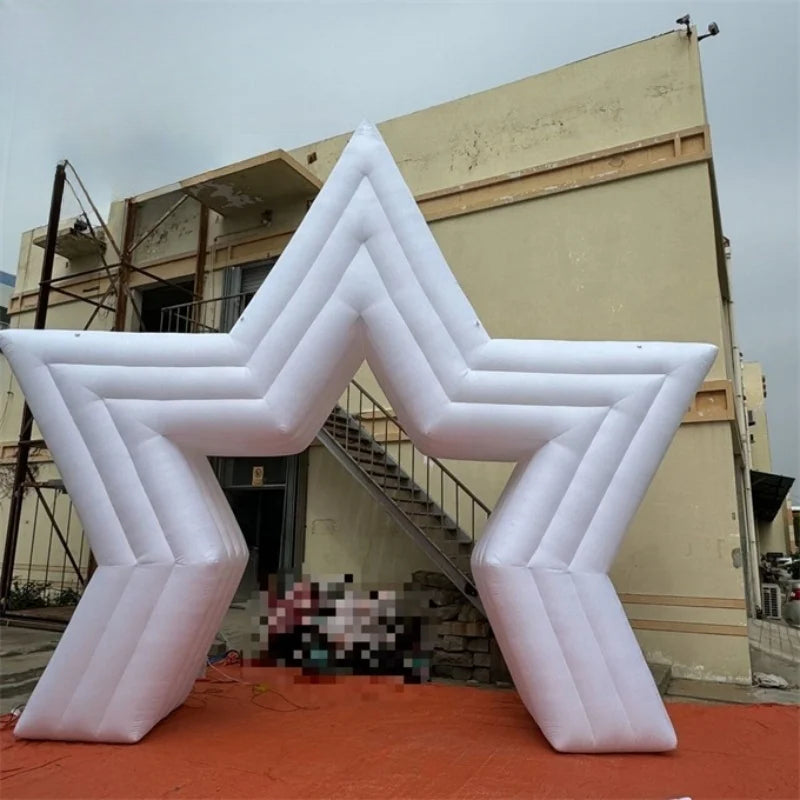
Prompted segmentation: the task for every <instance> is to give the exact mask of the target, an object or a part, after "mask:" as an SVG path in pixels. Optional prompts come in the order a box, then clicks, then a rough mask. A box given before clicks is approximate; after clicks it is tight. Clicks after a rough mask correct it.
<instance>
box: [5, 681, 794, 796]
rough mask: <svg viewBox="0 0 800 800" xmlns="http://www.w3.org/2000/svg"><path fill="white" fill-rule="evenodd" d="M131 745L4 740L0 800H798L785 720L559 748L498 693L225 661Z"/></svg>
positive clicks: (757, 719) (786, 715) (728, 709)
mask: <svg viewBox="0 0 800 800" xmlns="http://www.w3.org/2000/svg"><path fill="white" fill-rule="evenodd" d="M228 674H229V675H230V678H233V679H235V682H228V681H227V680H226V679H225V678H224V677H220V678H218V679H217V680H212V681H198V682H197V684H196V685H195V689H194V692H193V693H192V694H191V695H190V697H189V699H188V701H187V702H186V703H185V704H184V705H183V706H181V707H180V708H179V709H177V710H176V711H175V712H174V713H172V714H171V715H170V716H169V717H168V718H167V719H166V720H164V721H163V722H162V723H161V724H159V725H158V726H156V728H155V729H154V730H153V731H152V732H151V733H150V734H149V735H148V736H147V737H146V738H145V739H144V740H143V741H142V742H140V743H139V744H137V745H105V744H96V745H85V744H79V743H65V742H19V741H14V740H13V737H12V734H11V732H10V731H9V730H5V731H2V732H0V748H2V756H3V766H2V772H0V793H2V796H3V798H4V800H5V798H9V800H10V798H26V797H28V798H59V800H62V799H63V800H67V798H86V799H88V798H95V797H97V798H100V797H103V798H112V797H125V798H153V797H170V798H171V797H175V798H182V797H185V798H206V797H218V798H219V797H223V798H229V797H237V798H249V797H264V798H268V797H275V798H294V797H297V798H381V800H383V799H384V798H386V799H387V800H388V799H389V798H420V799H422V798H453V799H454V800H455V798H459V800H466V799H467V798H475V799H476V800H477V799H478V798H482V799H485V798H490V797H503V798H520V799H522V798H525V799H526V800H527V798H531V797H536V798H564V797H580V798H586V799H587V800H588V799H589V798H598V799H599V798H614V799H615V800H617V798H639V800H644V799H645V798H647V799H648V800H651V799H652V800H668V798H681V797H691V798H694V800H699V799H700V798H734V797H735V798H758V799H759V800H768V799H769V798H790V797H797V796H798V790H799V789H800V776H799V775H798V752H797V735H796V734H797V726H798V721H800V712H799V711H798V709H796V708H787V707H785V706H763V705H762V706H752V705H749V706H744V705H698V704H683V703H681V704H677V703H676V704H670V706H669V713H670V716H671V717H672V720H673V722H674V724H675V728H676V731H677V734H678V742H679V744H678V749H677V751H675V752H673V753H668V754H655V755H648V754H627V755H613V754H611V755H596V756H586V755H565V754H560V753H556V752H554V751H553V750H552V749H551V748H550V747H549V746H548V744H547V743H546V741H545V740H544V739H543V737H542V736H541V734H540V733H539V731H538V730H537V728H536V726H535V725H534V724H533V722H532V720H531V718H530V716H529V715H528V713H527V712H526V711H525V709H524V707H523V706H522V704H521V703H520V701H519V698H518V697H517V695H516V694H515V693H514V692H513V691H510V690H505V691H501V690H495V691H478V690H475V689H471V688H468V687H456V686H443V685H440V684H425V685H418V686H404V685H402V684H398V683H395V682H390V681H375V680H373V681H370V680H369V679H358V678H345V679H339V680H337V681H335V682H333V683H320V682H317V683H313V682H308V680H305V681H303V680H299V679H298V676H297V674H296V673H290V672H288V671H286V670H258V669H236V668H229V673H228Z"/></svg>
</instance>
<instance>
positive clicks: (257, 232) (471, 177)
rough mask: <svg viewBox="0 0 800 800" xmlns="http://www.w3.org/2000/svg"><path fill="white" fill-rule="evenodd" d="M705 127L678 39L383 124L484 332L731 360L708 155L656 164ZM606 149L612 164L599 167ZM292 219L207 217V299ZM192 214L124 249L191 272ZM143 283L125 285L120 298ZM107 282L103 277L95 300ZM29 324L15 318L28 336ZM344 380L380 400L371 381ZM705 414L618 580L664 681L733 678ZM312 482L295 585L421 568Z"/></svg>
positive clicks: (31, 260)
mask: <svg viewBox="0 0 800 800" xmlns="http://www.w3.org/2000/svg"><path fill="white" fill-rule="evenodd" d="M705 125H706V117H705V110H704V104H703V92H702V81H701V77H700V70H699V57H698V50H697V44H696V40H694V39H692V40H691V41H687V40H686V38H685V36H683V35H682V34H678V33H672V34H668V35H665V36H661V37H656V38H655V39H651V40H648V41H645V42H640V43H637V44H635V45H631V46H629V47H626V48H621V49H619V50H615V51H612V52H609V53H605V54H602V55H600V56H597V57H594V58H590V59H586V60H584V61H581V62H578V63H576V64H571V65H568V66H566V67H563V68H561V69H558V70H554V71H552V72H548V73H545V74H543V75H538V76H534V77H532V78H527V79H525V80H523V81H519V82H517V83H514V84H510V85H508V86H504V87H499V88H497V89H493V90H490V91H488V92H483V93H480V94H477V95H473V96H471V97H468V98H464V99H461V100H458V101H454V102H453V103H447V104H444V105H442V106H438V107H435V108H433V109H427V110H424V111H420V112H417V113H415V114H411V115H408V116H406V117H401V118H398V119H395V120H391V121H389V122H386V123H384V124H382V125H380V126H379V127H380V129H381V132H382V134H383V136H384V138H385V139H386V141H387V144H388V146H389V147H390V148H391V150H392V152H393V154H394V156H395V157H396V159H397V160H398V162H399V165H400V169H401V171H402V172H403V174H404V176H405V178H406V180H407V181H408V183H409V185H410V187H411V189H412V191H413V192H414V193H415V195H417V196H418V198H420V200H421V204H422V205H423V210H424V203H425V202H426V200H425V195H426V194H427V196H428V197H429V198H430V196H431V193H437V192H438V193H444V194H445V195H447V194H448V193H449V194H450V195H453V197H455V198H456V199H454V200H453V201H452V202H451V205H450V207H449V210H447V211H446V213H445V212H442V211H441V208H440V210H439V211H438V212H437V214H436V216H435V221H433V222H432V224H431V229H432V231H433V234H434V236H435V237H436V239H437V241H438V243H439V245H440V246H441V248H442V250H443V253H444V255H445V257H446V258H447V260H448V261H449V263H450V265H451V267H452V269H453V271H454V273H455V275H456V277H457V279H458V281H459V282H460V284H461V286H462V288H463V289H464V290H465V292H466V294H467V296H468V297H469V299H470V300H471V302H472V303H473V305H474V306H475V309H476V311H477V313H478V315H479V316H480V317H481V320H482V322H483V324H484V325H485V327H486V329H487V330H488V331H489V333H490V334H491V335H492V336H495V337H512V338H513V337H521V338H554V339H557V338H565V339H600V340H603V339H623V340H624V339H628V340H631V339H633V340H637V339H648V340H653V339H656V340H657V339H664V340H691V341H707V342H712V343H715V344H717V345H718V346H720V347H722V348H725V347H727V346H728V345H729V342H730V340H731V337H730V335H729V334H728V332H726V330H725V326H726V324H727V323H726V321H725V320H724V318H723V305H722V300H721V293H720V284H719V278H718V266H719V265H718V258H719V253H720V242H719V238H720V232H719V231H717V230H716V229H715V221H714V213H713V212H714V199H713V191H712V189H713V187H712V184H711V178H710V176H709V170H708V163H707V154H705V155H704V154H701V155H700V156H698V157H697V158H694V159H689V160H684V161H682V162H681V163H680V165H675V166H672V168H669V169H667V168H665V165H666V166H670V165H672V163H673V162H672V161H670V159H671V158H673V157H676V156H677V155H679V151H680V141H681V139H680V135H679V133H680V132H682V131H687V130H695V129H703V126H705ZM651 137H660V138H659V141H661V140H664V141H665V142H666V145H659V147H660V148H661V149H656V150H653V151H652V158H651V161H650V162H649V163H648V164H647V165H646V167H640V166H636V167H635V168H631V169H629V170H628V172H627V173H625V174H626V175H627V177H625V178H624V179H620V180H611V178H612V177H614V176H613V174H612V173H614V172H615V171H616V170H623V171H624V170H625V169H627V168H628V166H630V165H631V164H634V165H635V164H637V163H638V162H637V161H636V159H637V158H638V157H639V156H640V155H641V153H643V152H645V151H647V148H648V147H649V146H650V145H648V144H647V142H648V141H649V140H650V139H651ZM346 139H347V137H346V135H343V136H340V137H336V138H334V139H330V140H327V141H324V142H317V143H313V144H309V145H307V146H305V147H301V148H298V149H297V150H295V151H293V153H292V155H293V156H294V157H295V158H296V159H297V160H298V161H299V162H300V163H301V164H302V165H303V166H306V167H307V168H308V169H309V170H311V171H313V172H314V173H315V174H316V175H317V176H319V177H320V178H323V179H324V178H325V177H326V176H327V174H328V173H329V171H330V169H331V168H332V166H333V164H334V163H335V161H336V159H337V157H338V155H339V153H340V152H341V149H342V147H343V146H344V144H345V142H346ZM673 139H674V142H675V144H674V152H672V148H673ZM607 148H617V149H619V148H622V150H624V152H622V151H620V152H617V150H615V151H614V153H612V154H605V155H603V154H602V153H601V152H600V151H604V150H606V149H607ZM664 148H666V149H664ZM648 152H649V151H648ZM671 152H672V155H670V153H671ZM565 160H566V161H565ZM555 162H558V163H559V164H562V166H563V165H566V166H564V169H567V170H571V171H569V172H568V174H567V173H565V172H563V171H562V173H559V174H560V175H562V177H561V178H560V179H559V180H562V183H561V184H560V185H559V186H557V187H550V186H547V185H544V186H542V185H540V186H539V189H538V190H537V193H536V197H535V199H527V200H524V201H522V202H518V200H519V198H505V197H503V196H495V197H494V198H493V199H492V200H491V202H490V203H489V204H488V205H487V206H486V207H484V208H482V209H481V210H479V211H476V212H475V213H469V214H465V213H463V209H460V208H459V206H458V203H459V202H460V200H459V199H458V196H457V193H458V192H459V191H460V190H461V189H462V188H463V187H464V185H465V184H467V183H470V182H474V181H480V180H485V181H488V182H490V183H491V181H492V180H493V179H494V178H496V177H498V176H500V177H502V178H503V179H504V180H506V181H511V182H512V183H513V181H514V180H515V179H516V177H517V176H518V175H519V174H521V173H522V172H525V171H527V172H526V174H527V173H530V174H541V175H549V174H550V172H549V171H548V170H550V169H551V168H552V166H553V164H554V163H555ZM676 163H677V162H676ZM575 165H577V166H575ZM564 175H566V176H567V177H564ZM564 181H566V182H564ZM454 193H455V194H454ZM176 196H177V195H175V194H174V187H172V188H169V187H168V189H166V190H163V191H156V192H153V193H151V194H150V195H148V196H147V197H140V198H137V201H138V202H139V203H140V205H142V208H141V209H140V212H139V215H138V219H137V224H136V231H135V235H136V236H137V237H138V236H139V235H141V233H142V232H143V231H144V230H146V229H147V227H148V223H152V222H153V221H155V220H157V219H158V217H159V216H160V215H161V213H163V211H164V210H165V209H166V208H168V207H169V205H170V204H171V202H172V201H173V200H174V199H175V197H176ZM122 208H123V206H122V204H119V203H118V204H115V205H114V206H113V207H112V215H111V217H112V219H113V221H114V230H115V231H117V234H118V235H119V236H120V237H121V230H122ZM303 211H304V209H303V208H301V207H292V208H283V209H276V213H275V215H274V218H273V220H272V222H271V224H270V225H269V226H264V225H263V224H262V223H261V222H260V221H259V220H258V219H247V218H246V217H238V218H236V219H234V218H232V217H231V218H230V219H227V218H221V217H219V216H217V215H215V214H211V218H210V225H209V235H208V258H207V262H206V270H207V278H206V296H207V297H212V296H216V297H218V296H219V294H220V292H221V286H222V273H223V270H224V269H225V268H226V266H228V265H231V264H241V263H246V262H247V261H248V260H251V261H252V260H256V259H259V258H265V257H269V256H273V255H278V254H279V253H280V252H281V250H282V248H283V247H285V245H286V243H287V242H288V241H289V239H290V237H291V233H292V231H293V230H294V229H295V228H296V226H297V224H298V222H299V220H300V219H301V218H302V214H303ZM197 217H198V214H197V206H196V204H195V203H194V202H193V201H190V202H188V203H184V204H183V206H182V207H181V209H180V211H179V213H178V214H177V215H176V217H175V218H174V219H171V220H170V221H169V223H168V224H167V225H166V226H165V227H164V228H163V230H160V231H159V233H158V234H157V235H155V236H154V237H153V238H152V240H148V241H147V242H146V243H145V244H143V245H142V247H141V248H140V249H138V250H137V253H136V263H137V264H140V265H146V266H149V267H151V268H153V269H157V270H158V272H159V274H160V275H162V276H163V277H167V278H176V277H182V276H185V275H189V274H192V272H193V269H194V260H195V255H194V252H193V248H195V247H196V241H197V231H196V226H197ZM23 251H24V252H26V253H27V255H25V256H24V258H23V259H22V260H21V264H22V265H23V267H24V268H23V269H22V275H23V277H22V279H21V281H20V282H19V283H18V287H17V289H18V291H21V290H23V289H26V290H30V289H31V287H35V285H36V271H37V259H39V263H40V258H41V256H40V252H41V251H40V248H36V247H31V246H30V240H28V239H25V238H24V237H23ZM70 268H71V267H70V265H65V264H58V265H57V269H58V270H67V269H70ZM146 283H147V279H146V278H145V277H144V276H139V275H133V276H131V285H132V286H134V287H141V286H143V285H145V284H146ZM102 286H103V284H102V281H98V291H100V290H101V289H102ZM23 307H28V308H30V307H32V306H30V304H29V305H27V306H23ZM78 308H80V311H78ZM51 313H52V317H51V319H52V323H53V326H54V327H80V326H81V325H82V323H80V322H78V315H79V314H80V315H82V317H81V319H85V317H86V307H85V306H83V307H80V306H79V304H62V305H60V306H58V309H56V308H54V309H53V311H52V312H51ZM129 317H130V312H129ZM29 319H30V315H29V314H18V316H17V321H18V322H21V323H22V324H30V322H29ZM96 324H98V325H101V324H107V322H103V321H100V320H98V321H97V323H96ZM729 361H730V359H726V357H725V353H722V354H721V355H720V356H719V357H718V358H717V361H716V362H715V364H714V366H713V368H712V370H711V373H710V375H709V379H710V380H718V381H721V382H723V383H724V382H725V381H729V380H730V379H731V377H732V376H731V375H730V374H729V371H730V370H729V367H728V366H726V362H729ZM358 379H359V380H360V381H361V382H362V383H364V385H365V386H366V387H367V388H368V389H369V390H370V391H374V392H375V393H377V395H378V396H379V399H381V400H384V399H385V398H384V397H383V395H382V393H381V392H380V389H379V387H377V386H376V384H375V381H374V378H373V377H372V376H371V374H370V372H369V370H368V369H367V368H363V369H362V370H361V371H360V372H359V374H358ZM723 395H724V392H723ZM15 402H17V406H18V405H19V403H18V398H15ZM387 403H388V401H387ZM14 411H15V414H16V415H15V419H16V420H18V419H19V417H18V408H17V407H15V409H14ZM699 418H700V419H702V418H703V415H702V414H700V415H699ZM695 419H698V415H695ZM708 419H711V420H712V421H699V422H698V421H695V422H691V423H689V422H687V424H685V425H683V426H682V427H681V429H680V431H679V433H678V435H677V437H676V439H675V442H674V443H673V445H672V447H671V448H670V450H669V453H668V454H667V457H666V459H665V461H664V463H663V465H662V466H661V468H660V470H659V471H658V474H657V476H656V478H655V480H654V482H653V485H652V487H651V489H650V490H649V492H648V494H647V496H646V498H645V500H644V502H643V504H642V506H641V508H640V510H639V512H638V514H637V515H636V517H635V519H634V521H633V523H632V525H631V528H630V531H629V533H628V536H627V538H626V540H625V542H624V544H623V547H622V549H621V551H620V554H619V556H618V558H617V560H616V562H615V564H614V568H613V571H612V579H613V580H614V583H615V585H616V587H617V590H618V591H619V592H620V595H621V596H622V598H623V601H624V602H625V607H626V610H627V611H628V614H629V616H630V617H631V619H632V621H633V625H634V628H635V630H636V633H637V636H638V637H639V640H640V642H641V644H642V647H643V649H644V650H645V652H646V654H647V655H648V657H649V658H651V659H652V660H656V661H666V662H670V663H672V664H673V665H674V668H675V671H676V673H677V674H685V675H687V676H693V677H701V676H705V677H714V678H722V679H727V680H747V679H748V677H749V658H748V648H747V638H746V624H745V611H744V599H743V593H744V589H743V578H742V565H741V551H740V550H739V548H740V542H739V536H740V534H739V530H740V527H739V526H740V522H741V520H740V519H739V518H740V516H741V513H740V511H739V507H738V503H737V497H736V486H735V475H734V464H733V450H732V436H731V424H730V422H729V421H726V419H727V418H726V416H725V415H724V414H723V415H722V416H721V417H720V416H719V415H714V414H712V415H711V416H710V417H708ZM720 419H721V420H722V421H718V420H720ZM713 420H717V421H713ZM12 428H13V426H12ZM2 435H3V440H4V441H10V440H12V439H13V438H15V436H16V431H13V430H12V429H9V428H8V427H7V426H4V428H3V432H2ZM448 466H450V467H451V468H452V469H453V470H454V472H456V474H457V475H458V476H459V477H460V478H462V480H464V482H465V483H466V484H467V485H468V486H470V487H471V488H472V489H473V490H474V491H475V493H476V494H477V495H478V496H479V497H481V499H483V500H484V501H485V502H486V503H487V504H489V505H490V506H491V505H493V504H494V503H495V502H496V500H497V498H498V497H499V495H500V493H501V492H502V490H503V487H504V486H505V482H506V480H507V478H508V475H509V473H510V470H511V465H508V464H480V463H475V462H452V463H451V462H448ZM308 486H309V488H308V502H307V528H306V555H305V564H304V567H305V569H306V570H307V571H310V572H321V573H324V574H330V573H341V572H352V573H354V574H355V575H356V577H357V578H359V579H362V580H366V581H370V582H373V581H376V582H381V581H383V582H392V583H400V582H403V581H407V580H408V579H409V577H410V574H411V572H412V571H413V570H415V569H427V568H430V565H429V564H428V563H427V560H426V557H425V556H424V555H422V554H421V553H420V552H419V551H418V550H417V549H416V548H415V546H414V545H413V544H412V543H411V542H410V541H409V540H408V539H407V538H406V537H405V535H404V534H403V533H402V532H401V531H400V530H398V529H397V528H396V527H395V526H394V525H393V523H392V522H391V521H390V520H389V518H388V517H387V516H386V515H385V513H384V512H383V511H382V510H381V509H380V508H378V507H377V505H375V504H374V503H373V502H372V501H371V500H370V498H369V497H368V496H367V495H366V493H365V492H363V490H361V489H360V487H358V486H357V485H355V484H354V483H353V482H352V481H351V479H350V478H349V477H348V476H347V474H346V473H345V471H344V470H343V469H342V468H340V467H339V466H338V465H337V464H336V462H335V461H334V460H333V459H332V458H331V457H330V456H329V455H328V454H327V453H326V452H325V451H324V450H323V449H322V448H320V447H313V448H312V450H311V453H310V458H309V476H308Z"/></svg>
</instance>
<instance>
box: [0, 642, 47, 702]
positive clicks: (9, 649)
mask: <svg viewBox="0 0 800 800" xmlns="http://www.w3.org/2000/svg"><path fill="white" fill-rule="evenodd" d="M60 638H61V635H60V634H58V633H50V632H48V631H38V630H32V629H29V628H12V627H6V626H2V627H0V714H7V713H8V712H9V711H11V710H12V709H14V708H16V707H17V706H19V705H22V704H23V703H25V702H26V701H27V699H28V697H29V696H30V693H31V692H32V691H33V688H34V687H35V686H36V682H37V681H38V680H39V676H40V675H41V674H42V672H43V671H44V668H45V667H46V666H47V662H48V661H49V660H50V655H51V654H52V652H53V650H55V647H56V645H57V644H58V640H59V639H60Z"/></svg>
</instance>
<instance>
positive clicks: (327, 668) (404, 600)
mask: <svg viewBox="0 0 800 800" xmlns="http://www.w3.org/2000/svg"><path fill="white" fill-rule="evenodd" d="M420 600H421V598H420V596H419V593H418V592H415V591H413V590H411V589H410V588H407V587H403V588H402V589H398V588H391V589H389V588H381V589H368V588H360V587H357V586H355V585H354V583H353V578H352V576H351V575H343V576H336V577H333V578H312V577H310V576H303V577H301V578H295V576H294V575H275V576H271V578H270V583H269V589H268V591H266V592H259V593H257V594H255V595H254V596H253V599H252V600H251V603H250V606H249V608H250V611H251V614H250V616H251V619H252V620H253V623H254V628H255V633H254V634H253V648H252V651H251V653H249V654H248V655H249V659H248V660H249V661H250V662H251V663H255V664H259V665H277V666H288V667H301V668H302V670H303V672H304V673H306V674H317V675H321V674H329V675H398V676H402V677H403V679H404V680H405V681H406V682H407V683H420V682H423V681H426V680H428V678H429V675H430V663H431V653H432V646H431V629H430V626H429V624H428V620H427V618H425V617H424V616H423V615H422V614H421V613H420V608H421V605H422V604H421V602H420Z"/></svg>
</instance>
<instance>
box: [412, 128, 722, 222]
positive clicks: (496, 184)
mask: <svg viewBox="0 0 800 800" xmlns="http://www.w3.org/2000/svg"><path fill="white" fill-rule="evenodd" d="M710 159H711V146H710V143H709V135H708V128H707V127H705V126H702V127H697V128H689V129H687V130H683V131H676V132H674V133H669V134H665V135H664V136H656V137H653V138H651V139H644V140H641V141H638V142H631V143H629V144H625V145H621V146H619V147H613V148H610V149H608V150H598V151H596V152H593V153H586V154H583V155H580V156H575V157H574V158H568V159H564V160H562V161H554V162H551V163H549V164H541V165H539V166H536V167H531V168H530V169H526V170H520V171H516V172H510V173H507V174H505V175H498V176H497V177H494V178H487V179H485V180H481V181H475V182H473V183H466V184H461V185H460V186H455V187H450V188H448V189H442V190H440V191H436V192H428V193H427V194H423V195H420V196H418V197H417V202H418V203H419V206H420V209H421V210H422V213H423V214H424V215H425V219H427V220H428V222H433V221H435V220H439V219H448V218H450V217H457V216H461V215H463V214H472V213H474V212H475V211H482V210H484V209H487V208H496V207H498V206H504V205H510V204H512V203H519V202H522V201H525V200H533V199H534V198H537V197H545V196H548V195H552V194H559V193H561V192H569V191H573V190H575V189H582V188H585V187H588V186H596V185H598V184H600V183H608V182H609V181H616V180H621V179H624V178H631V177H634V176H636V175H645V174H647V173H650V172H657V171H660V170H663V169H671V168H673V167H679V166H683V165H686V164H694V163H697V162H699V161H708V160H710Z"/></svg>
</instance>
